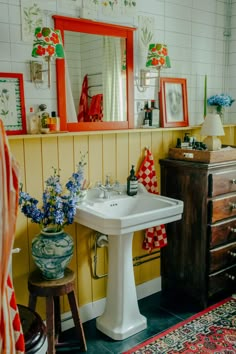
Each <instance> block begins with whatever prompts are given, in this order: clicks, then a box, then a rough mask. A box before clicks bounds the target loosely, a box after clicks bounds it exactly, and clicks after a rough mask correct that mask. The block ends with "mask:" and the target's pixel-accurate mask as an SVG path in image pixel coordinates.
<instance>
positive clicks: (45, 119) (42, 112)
mask: <svg viewBox="0 0 236 354" xmlns="http://www.w3.org/2000/svg"><path fill="white" fill-rule="evenodd" d="M46 109H47V106H46V104H40V105H39V119H40V131H41V133H48V132H49V130H50V129H49V124H48V123H49V113H48V112H47V111H46Z"/></svg>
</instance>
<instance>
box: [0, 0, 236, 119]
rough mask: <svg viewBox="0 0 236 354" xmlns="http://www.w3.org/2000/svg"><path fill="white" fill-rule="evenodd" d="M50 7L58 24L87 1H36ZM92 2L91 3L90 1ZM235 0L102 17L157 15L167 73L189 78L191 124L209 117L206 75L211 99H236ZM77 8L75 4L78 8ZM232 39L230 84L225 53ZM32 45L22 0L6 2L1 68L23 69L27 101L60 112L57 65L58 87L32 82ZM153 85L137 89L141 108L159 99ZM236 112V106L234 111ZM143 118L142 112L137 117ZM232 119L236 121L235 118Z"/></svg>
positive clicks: (154, 4)
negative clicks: (25, 35) (25, 34)
mask: <svg viewBox="0 0 236 354" xmlns="http://www.w3.org/2000/svg"><path fill="white" fill-rule="evenodd" d="M34 2H35V3H38V4H39V6H40V7H41V8H42V9H43V10H45V25H52V26H53V21H52V19H51V15H53V14H61V15H69V16H71V15H72V16H78V13H79V12H78V8H75V5H78V6H80V5H81V3H82V0H77V1H76V2H75V1H72V0H40V1H39V0H38V1H36V0H35V1H34ZM90 2H91V1H90ZM227 3H231V1H230V0H225V1H223V0H221V1H220V0H145V1H144V0H137V10H136V13H135V14H133V15H132V16H119V17H112V16H111V15H109V16H105V15H104V14H103V13H101V12H100V13H99V16H98V19H99V20H105V21H107V22H117V23H120V24H126V25H127V24H129V25H132V24H133V25H136V26H137V25H138V16H139V15H142V16H153V17H154V18H155V26H154V38H153V40H154V41H155V42H165V43H166V44H167V45H168V48H169V56H170V59H171V65H172V67H171V69H165V70H162V72H161V75H162V76H170V77H183V78H187V85H188V103H189V120H190V124H191V125H194V124H198V123H201V122H202V120H203V118H202V117H203V97H204V76H205V74H207V77H208V97H209V96H210V95H213V94H217V93H221V92H226V91H227V92H226V93H228V94H232V96H233V97H236V85H235V83H234V82H235V80H234V78H235V76H236V65H235V56H236V40H235V38H236V37H235V36H236V1H233V5H232V8H233V10H232V39H231V37H228V36H224V29H225V26H226V25H227V23H226V21H225V20H226V19H227V18H226V16H225V14H226V9H225V8H226V4H227ZM73 7H74V8H73ZM138 38H139V31H138V30H137V31H136V32H135V74H136V75H138V73H139V69H140V68H144V66H145V60H146V52H147V50H146V49H145V50H141V48H140V47H139V44H138ZM227 40H230V59H229V64H230V66H229V75H230V80H229V83H227V81H226V84H225V76H226V75H228V71H227V70H226V66H225V63H226V61H227V56H225V54H224V52H225V49H226V48H227V45H226V43H227ZM31 50H32V43H30V42H24V41H22V37H21V8H20V0H0V71H1V72H22V73H23V74H24V79H25V102H26V109H27V111H28V109H29V107H30V106H35V108H37V106H38V105H39V104H40V103H46V104H47V106H48V110H49V111H53V110H57V97H56V79H55V65H54V64H53V65H52V87H51V89H50V90H49V89H48V88H47V85H46V84H43V85H41V87H38V88H37V87H35V85H34V84H33V83H31V82H30V74H29V61H30V60H31V59H32V58H31ZM155 96H156V92H155V89H154V88H153V87H152V88H150V89H149V90H147V91H146V92H145V93H140V92H139V91H138V90H137V89H136V88H135V103H134V105H135V110H136V106H137V102H138V101H139V100H140V101H141V102H144V100H145V99H152V98H156V97H155ZM231 110H232V111H233V110H234V112H235V111H236V103H235V107H233V109H231ZM136 118H137V115H136ZM230 119H231V121H232V122H233V121H234V119H233V117H232V116H231V117H230Z"/></svg>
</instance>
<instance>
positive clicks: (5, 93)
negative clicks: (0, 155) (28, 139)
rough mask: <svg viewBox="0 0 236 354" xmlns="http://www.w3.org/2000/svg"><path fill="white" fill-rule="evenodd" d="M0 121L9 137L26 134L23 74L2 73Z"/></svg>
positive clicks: (0, 74) (0, 77) (0, 75)
mask: <svg viewBox="0 0 236 354" xmlns="http://www.w3.org/2000/svg"><path fill="white" fill-rule="evenodd" d="M0 119H1V120H2V121H3V124H4V128H5V130H6V133H7V135H15V134H25V133H26V115H25V98H24V86H23V74H15V73H0Z"/></svg>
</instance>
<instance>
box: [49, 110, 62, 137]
mask: <svg viewBox="0 0 236 354" xmlns="http://www.w3.org/2000/svg"><path fill="white" fill-rule="evenodd" d="M49 120H50V123H49V128H50V131H55V132H58V131H60V119H59V117H57V114H56V112H55V111H53V112H52V113H51V117H50V118H49Z"/></svg>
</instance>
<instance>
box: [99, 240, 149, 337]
mask: <svg viewBox="0 0 236 354" xmlns="http://www.w3.org/2000/svg"><path fill="white" fill-rule="evenodd" d="M132 240H133V233H128V234H124V235H109V236H108V250H109V253H108V281H107V299H106V306H105V311H104V313H103V314H102V315H101V316H100V317H98V318H97V320H96V325H97V328H98V329H99V330H100V331H101V332H103V333H105V334H106V335H107V336H109V337H110V338H112V339H115V340H122V339H125V338H127V337H130V336H132V335H133V334H136V333H138V332H140V331H142V330H143V329H145V328H147V320H146V317H144V316H142V315H141V314H140V312H139V307H138V301H137V294H136V287H135V281H134V271H133V260H132Z"/></svg>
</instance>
